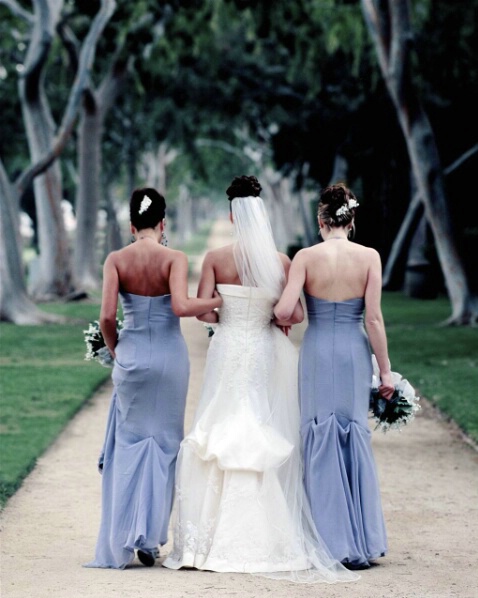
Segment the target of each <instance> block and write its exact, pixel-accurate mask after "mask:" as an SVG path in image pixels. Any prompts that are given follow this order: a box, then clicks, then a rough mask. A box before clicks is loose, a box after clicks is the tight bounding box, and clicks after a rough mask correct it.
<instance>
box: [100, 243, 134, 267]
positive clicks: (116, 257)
mask: <svg viewBox="0 0 478 598" xmlns="http://www.w3.org/2000/svg"><path fill="white" fill-rule="evenodd" d="M128 249H129V246H128V247H123V248H122V249H116V250H115V251H111V252H110V253H109V254H108V255H107V256H106V259H105V263H104V265H105V266H107V267H108V266H116V265H117V264H118V262H119V261H121V260H122V259H123V257H124V256H126V255H127V254H128V253H129V252H128V251H127V250H128Z"/></svg>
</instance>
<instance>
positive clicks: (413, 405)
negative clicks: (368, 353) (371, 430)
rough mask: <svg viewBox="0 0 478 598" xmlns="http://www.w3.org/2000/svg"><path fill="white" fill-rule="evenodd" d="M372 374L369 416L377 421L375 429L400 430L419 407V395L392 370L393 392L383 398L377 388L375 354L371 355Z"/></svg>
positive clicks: (411, 418)
mask: <svg viewBox="0 0 478 598" xmlns="http://www.w3.org/2000/svg"><path fill="white" fill-rule="evenodd" d="M372 365H373V376H372V391H371V396H370V411H371V414H372V415H371V417H372V418H373V419H374V420H375V421H376V422H377V425H376V426H375V429H376V430H377V429H378V428H380V429H381V430H382V432H388V430H392V429H395V430H401V428H402V427H403V426H405V425H406V424H408V423H409V422H411V421H412V420H413V419H414V418H415V414H416V413H417V411H420V409H421V407H420V405H419V404H418V401H419V400H420V397H417V395H416V393H415V389H414V388H413V386H412V385H411V384H410V383H409V382H408V380H406V379H405V378H403V377H402V376H401V375H400V374H399V373H398V372H392V382H393V384H394V386H395V392H394V393H393V395H392V398H391V399H388V400H387V399H384V398H383V397H382V396H381V395H380V393H379V390H378V387H379V386H380V375H379V374H380V371H379V368H378V363H377V360H376V358H375V355H372Z"/></svg>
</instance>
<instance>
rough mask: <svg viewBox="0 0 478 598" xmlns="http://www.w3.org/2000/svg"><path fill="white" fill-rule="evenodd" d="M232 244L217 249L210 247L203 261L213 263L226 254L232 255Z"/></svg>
mask: <svg viewBox="0 0 478 598" xmlns="http://www.w3.org/2000/svg"><path fill="white" fill-rule="evenodd" d="M232 249H233V245H224V246H223V247H218V248H217V249H210V250H209V251H208V252H207V253H206V255H205V256H204V261H205V262H206V263H209V264H215V263H216V262H218V261H221V260H222V259H224V257H225V256H226V255H229V254H231V255H232Z"/></svg>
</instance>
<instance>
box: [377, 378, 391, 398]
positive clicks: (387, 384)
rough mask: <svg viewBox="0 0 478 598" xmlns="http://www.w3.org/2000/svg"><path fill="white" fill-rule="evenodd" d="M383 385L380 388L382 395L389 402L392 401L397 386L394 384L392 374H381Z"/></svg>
mask: <svg viewBox="0 0 478 598" xmlns="http://www.w3.org/2000/svg"><path fill="white" fill-rule="evenodd" d="M380 381H381V384H380V386H379V387H378V392H379V393H380V395H381V396H382V397H383V398H384V399H387V400H390V399H391V398H392V396H393V393H394V392H395V386H394V385H393V382H392V374H391V373H390V372H387V373H386V374H380Z"/></svg>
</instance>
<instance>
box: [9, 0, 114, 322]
mask: <svg viewBox="0 0 478 598" xmlns="http://www.w3.org/2000/svg"><path fill="white" fill-rule="evenodd" d="M36 6H37V8H38V11H39V15H37V16H38V19H37V20H38V21H41V24H39V26H38V27H37V28H36V29H34V30H33V36H32V42H31V44H30V46H29V49H28V55H27V59H26V65H27V67H28V68H27V69H26V71H25V78H24V79H23V80H22V81H21V85H23V86H24V92H25V95H26V96H28V97H30V95H31V96H33V98H34V97H35V95H38V90H39V89H40V88H41V86H39V85H38V82H37V81H36V78H39V77H41V73H42V68H43V65H44V63H45V60H46V55H47V54H48V51H49V47H50V43H51V35H49V34H48V30H49V28H50V29H51V27H50V25H49V16H50V13H49V11H48V5H47V4H45V1H44V0H38V3H37V5H36ZM61 6H62V2H56V3H55V4H54V8H55V11H59V10H60V9H61ZM115 7H116V4H115V1H114V0H102V1H101V8H100V10H99V11H98V13H97V14H96V16H95V18H94V20H93V23H92V25H91V27H90V30H89V32H88V34H87V36H86V37H85V39H84V42H83V45H82V48H81V51H80V56H79V65H78V69H77V74H76V77H75V80H74V83H73V86H72V88H71V90H70V94H69V98H68V104H67V106H66V109H65V112H64V114H63V119H62V123H61V127H60V129H59V131H58V135H57V137H56V139H55V140H54V143H53V144H52V145H51V146H50V147H49V148H48V150H47V151H46V152H45V153H44V154H43V155H41V157H40V158H39V159H38V161H36V162H33V163H32V164H31V166H29V167H28V168H27V169H26V170H24V171H23V172H22V173H21V174H20V176H19V177H18V178H17V179H16V181H15V183H14V185H11V184H10V182H9V181H8V177H7V176H6V173H5V170H4V169H3V165H2V164H1V163H0V171H1V172H0V174H1V185H0V187H1V188H0V203H1V204H2V205H1V206H0V209H1V211H2V214H3V218H2V220H1V222H0V232H1V235H0V260H1V262H2V263H1V265H0V274H1V275H0V319H5V320H8V321H10V322H13V323H15V324H40V323H42V322H46V321H48V322H51V321H59V320H61V321H62V320H63V318H60V317H59V316H54V315H51V314H45V313H44V312H42V311H40V310H39V309H37V308H36V306H35V305H34V303H33V302H32V301H31V300H30V299H29V298H28V296H27V295H26V291H25V283H24V277H23V267H22V259H21V252H20V246H19V243H18V242H17V243H12V239H14V238H16V237H17V234H18V216H17V214H16V211H17V210H18V207H19V205H20V199H21V197H22V194H23V193H24V192H25V190H26V189H27V188H28V186H29V185H30V183H31V182H32V181H33V180H34V179H35V177H37V176H39V175H41V174H42V173H43V172H45V170H46V169H47V168H49V166H50V165H51V164H52V163H53V162H54V161H55V160H56V159H57V158H58V156H59V155H60V154H61V152H62V151H63V149H64V147H65V145H66V142H67V141H68V139H69V137H70V135H71V132H72V130H73V125H74V122H75V119H76V114H77V111H78V107H79V104H80V99H81V95H82V93H83V91H84V89H85V87H86V86H87V84H88V78H89V72H90V70H91V66H92V63H93V59H94V56H95V51H96V44H97V41H98V38H99V36H100V35H101V33H102V31H103V29H104V27H105V25H106V23H107V22H108V20H109V19H110V17H111V15H112V14H113V12H114V9H115ZM9 8H10V9H11V10H12V12H13V13H14V14H16V15H17V16H21V17H22V18H24V19H25V20H26V21H27V22H28V23H29V24H33V23H34V22H35V19H34V18H33V17H32V16H31V15H30V13H27V12H26V11H24V10H23V9H22V8H21V7H19V6H18V5H17V4H16V3H14V2H12V3H9ZM52 12H53V11H52ZM55 18H57V15H56V16H55ZM53 20H55V19H53ZM43 30H46V31H47V34H46V35H45V36H44V37H43V38H42V35H41V34H42V32H43ZM31 124H32V126H33V125H34V122H32V123H31Z"/></svg>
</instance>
